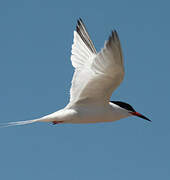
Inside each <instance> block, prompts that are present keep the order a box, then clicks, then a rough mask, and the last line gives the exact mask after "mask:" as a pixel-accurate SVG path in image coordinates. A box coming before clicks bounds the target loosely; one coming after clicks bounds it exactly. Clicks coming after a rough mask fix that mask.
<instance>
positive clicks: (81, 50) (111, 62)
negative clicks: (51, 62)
mask: <svg viewBox="0 0 170 180" xmlns="http://www.w3.org/2000/svg"><path fill="white" fill-rule="evenodd" d="M71 62H72V65H73V67H74V69H75V71H74V75H73V79H72V85H71V89H70V101H69V103H68V105H67V106H66V107H65V108H63V109H61V110H58V111H56V112H54V113H52V114H49V115H46V116H43V117H41V118H38V119H34V120H27V121H18V122H9V123H7V124H5V126H14V125H25V124H30V123H34V122H51V123H53V124H60V123H61V124H62V123H75V124H76V123H77V124H80V123H99V122H112V121H116V120H120V119H122V118H126V117H129V116H138V117H140V118H143V119H145V120H148V121H151V120H150V119H148V118H147V117H145V116H144V115H142V114H140V113H138V112H136V111H135V109H134V108H133V107H132V106H131V105H129V104H128V103H125V102H121V101H110V97H111V95H112V92H113V91H114V90H115V89H116V88H117V87H118V86H119V85H120V83H121V82H122V80H123V78H124V63H123V55H122V49H121V44H120V40H119V37H118V34H117V32H116V30H113V31H112V32H111V35H110V37H109V38H108V40H107V41H106V42H105V44H104V48H103V49H101V51H100V52H97V51H96V49H95V47H94V45H93V42H92V40H91V39H90V36H89V34H88V32H87V29H86V27H85V25H84V23H83V21H82V19H81V18H80V19H78V21H77V26H76V30H75V31H74V40H73V45H72V50H71Z"/></svg>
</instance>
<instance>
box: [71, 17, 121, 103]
mask: <svg viewBox="0 0 170 180" xmlns="http://www.w3.org/2000/svg"><path fill="white" fill-rule="evenodd" d="M71 61H72V65H73V67H74V68H75V72H74V75H73V79H72V86H71V89H70V103H77V102H87V103H90V102H92V103H95V102H99V101H100V102H105V101H109V99H110V96H111V94H112V92H113V90H115V89H116V88H117V86H119V84H120V83H121V82H122V80H123V77H124V65H123V57H122V51H121V45H120V41H119V38H118V35H117V33H116V31H112V34H111V36H110V37H109V39H108V41H106V42H105V45H104V48H103V49H102V50H101V51H100V52H99V53H96V49H95V47H94V45H93V43H92V41H91V39H90V37H89V35H88V33H87V30H86V28H85V25H84V24H83V22H82V20H81V19H80V20H78V24H77V28H76V31H74V42H73V45H72V55H71Z"/></svg>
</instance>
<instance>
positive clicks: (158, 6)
mask: <svg viewBox="0 0 170 180" xmlns="http://www.w3.org/2000/svg"><path fill="white" fill-rule="evenodd" d="M169 6H170V3H169V1H165V0H162V1H155V0H150V1H147V0H143V1H135V0H131V1H130V0H129V1H125V0H124V1H123V0H117V1H114V0H112V1H101V2H99V1H97V0H94V1H89V0H86V1H64V0H63V1H54V0H48V1H45V0H29V1H23V0H15V1H12V0H9V1H5V0H4V1H3V0H1V1H0V82H1V87H0V99H1V100H0V114H1V117H0V122H9V121H18V120H28V119H34V118H37V117H40V116H43V115H46V114H48V113H51V112H54V111H56V110H57V109H60V108H63V107H64V106H65V105H66V104H67V103H68V101H69V88H70V81H71V79H72V74H73V67H72V66H71V62H70V50H71V45H72V40H73V30H74V29H75V26H76V20H77V19H78V18H79V17H81V18H82V19H83V20H84V22H85V24H86V26H87V29H88V31H89V33H90V35H91V38H92V39H93V41H94V44H95V46H96V48H97V50H100V48H102V47H103V44H104V41H105V40H106V39H107V38H108V36H109V33H110V32H111V30H112V29H113V28H115V29H116V30H117V31H118V33H119V36H120V40H121V43H122V48H123V54H124V62H125V71H126V74H125V75H126V76H125V79H124V81H123V83H122V84H121V86H120V87H119V88H118V89H117V90H116V91H115V92H114V94H113V95H112V98H111V99H112V100H122V101H125V102H128V103H130V104H131V105H133V107H134V108H135V109H136V110H137V111H139V112H141V113H143V114H144V115H146V116H148V117H149V118H150V119H151V120H152V121H153V122H152V123H150V122H147V121H144V120H142V119H139V118H135V117H130V118H127V119H123V120H120V121H117V122H114V123H106V124H104V123H102V124H90V125H71V124H67V125H58V126H52V125H49V124H45V123H39V124H38V123H37V124H32V125H27V126H20V127H11V128H4V129H0V179H5V180H10V179H18V180H20V179H24V180H30V179H41V180H46V179H60V180H65V179H72V180H80V179H81V180H87V179H89V180H90V179H92V180H103V179H107V180H113V179H116V180H122V179H131V180H136V179H138V180H143V179H154V180H160V179H169V177H170V156H169V152H170V144H169V139H170V131H169V127H170V118H169V105H170V104H169V100H170V98H169V97H170V96H169V92H170V84H169V78H170V76H169V75H170V72H169V67H170V59H169V37H170V36H169V32H170V24H169V17H170V13H169Z"/></svg>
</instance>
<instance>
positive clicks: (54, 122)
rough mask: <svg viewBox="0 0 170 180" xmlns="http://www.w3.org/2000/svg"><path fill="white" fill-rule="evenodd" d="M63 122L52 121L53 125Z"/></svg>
mask: <svg viewBox="0 0 170 180" xmlns="http://www.w3.org/2000/svg"><path fill="white" fill-rule="evenodd" d="M62 122H63V121H52V123H53V125H55V124H59V123H62Z"/></svg>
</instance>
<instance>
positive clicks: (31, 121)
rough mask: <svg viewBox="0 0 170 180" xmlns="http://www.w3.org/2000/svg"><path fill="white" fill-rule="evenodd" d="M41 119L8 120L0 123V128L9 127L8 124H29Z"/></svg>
mask: <svg viewBox="0 0 170 180" xmlns="http://www.w3.org/2000/svg"><path fill="white" fill-rule="evenodd" d="M40 120H41V119H33V120H27V121H17V122H9V123H1V124H0V128H5V127H10V126H20V125H25V124H31V123H34V122H38V121H40Z"/></svg>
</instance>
